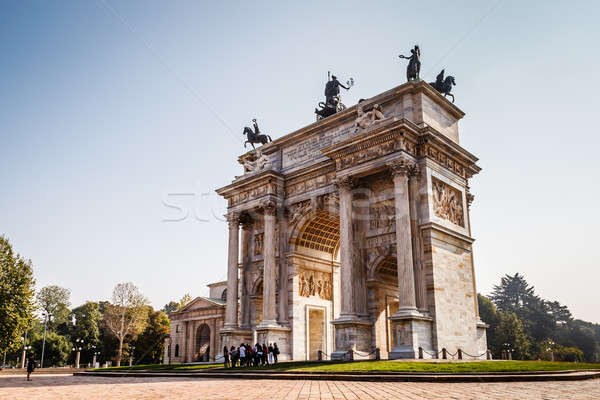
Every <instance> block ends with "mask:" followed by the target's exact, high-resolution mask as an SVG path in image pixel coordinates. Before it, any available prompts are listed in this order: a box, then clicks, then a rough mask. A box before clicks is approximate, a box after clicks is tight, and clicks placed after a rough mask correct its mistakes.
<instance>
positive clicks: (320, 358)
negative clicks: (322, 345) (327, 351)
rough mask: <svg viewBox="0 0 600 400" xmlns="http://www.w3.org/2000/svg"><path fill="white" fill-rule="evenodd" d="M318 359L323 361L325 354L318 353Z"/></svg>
mask: <svg viewBox="0 0 600 400" xmlns="http://www.w3.org/2000/svg"><path fill="white" fill-rule="evenodd" d="M317 359H318V360H319V361H323V352H322V351H321V350H319V351H317Z"/></svg>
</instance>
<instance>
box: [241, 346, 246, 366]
mask: <svg viewBox="0 0 600 400" xmlns="http://www.w3.org/2000/svg"><path fill="white" fill-rule="evenodd" d="M245 365H246V346H245V345H244V343H242V344H241V345H240V367H244V366H245Z"/></svg>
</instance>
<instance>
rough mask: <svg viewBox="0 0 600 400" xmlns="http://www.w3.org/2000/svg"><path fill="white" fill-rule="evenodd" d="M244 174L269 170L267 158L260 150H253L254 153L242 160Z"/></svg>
mask: <svg viewBox="0 0 600 400" xmlns="http://www.w3.org/2000/svg"><path fill="white" fill-rule="evenodd" d="M243 164H244V173H248V172H255V171H261V170H263V169H269V168H271V161H270V160H269V157H267V156H266V155H264V154H263V153H262V151H261V150H260V149H257V150H255V153H254V154H252V153H249V154H248V156H247V157H246V159H244V160H243Z"/></svg>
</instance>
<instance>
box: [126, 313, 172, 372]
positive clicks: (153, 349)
mask: <svg viewBox="0 0 600 400" xmlns="http://www.w3.org/2000/svg"><path fill="white" fill-rule="evenodd" d="M148 308H149V310H148V324H147V326H146V329H144V331H143V332H142V333H141V334H140V335H139V336H138V338H137V340H136V341H135V354H134V358H135V360H136V363H138V364H157V363H160V362H162V356H163V351H164V347H165V338H166V336H167V335H168V334H169V326H170V322H169V317H167V315H166V314H165V313H164V312H162V311H154V310H152V307H148Z"/></svg>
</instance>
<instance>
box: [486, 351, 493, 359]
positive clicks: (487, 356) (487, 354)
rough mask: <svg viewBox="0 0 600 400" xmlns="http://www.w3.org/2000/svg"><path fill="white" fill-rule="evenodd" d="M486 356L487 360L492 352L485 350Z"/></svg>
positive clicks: (490, 357)
mask: <svg viewBox="0 0 600 400" xmlns="http://www.w3.org/2000/svg"><path fill="white" fill-rule="evenodd" d="M486 358H487V359H488V360H491V359H492V352H491V351H489V350H487V351H486Z"/></svg>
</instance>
